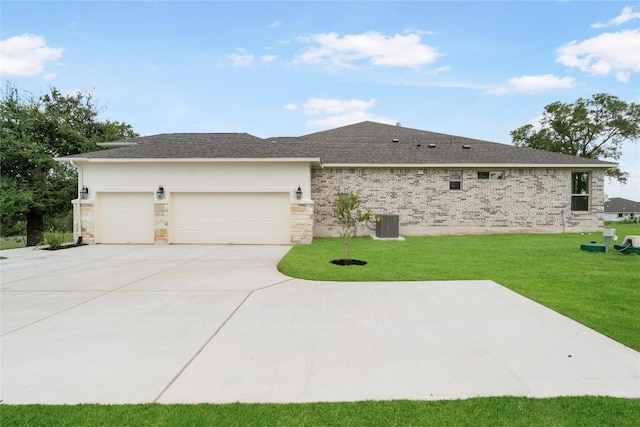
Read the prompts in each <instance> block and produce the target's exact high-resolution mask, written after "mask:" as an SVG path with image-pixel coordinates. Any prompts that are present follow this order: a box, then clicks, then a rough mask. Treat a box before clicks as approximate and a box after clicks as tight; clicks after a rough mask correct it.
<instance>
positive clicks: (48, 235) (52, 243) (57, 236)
mask: <svg viewBox="0 0 640 427" xmlns="http://www.w3.org/2000/svg"><path fill="white" fill-rule="evenodd" d="M62 242H64V233H63V232H62V231H56V230H54V229H51V230H49V231H47V232H45V233H44V244H45V245H48V246H49V248H51V249H57V248H59V247H60V246H61V245H62Z"/></svg>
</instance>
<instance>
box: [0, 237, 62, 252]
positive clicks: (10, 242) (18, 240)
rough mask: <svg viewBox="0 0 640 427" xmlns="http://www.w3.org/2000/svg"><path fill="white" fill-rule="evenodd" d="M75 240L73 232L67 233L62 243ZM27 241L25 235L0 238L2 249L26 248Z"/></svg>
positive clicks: (0, 248) (0, 247)
mask: <svg viewBox="0 0 640 427" xmlns="http://www.w3.org/2000/svg"><path fill="white" fill-rule="evenodd" d="M70 242H73V233H65V234H64V240H63V241H62V242H61V243H70ZM24 247H25V241H24V238H23V237H19V236H12V237H3V238H1V239H0V250H4V249H18V248H24Z"/></svg>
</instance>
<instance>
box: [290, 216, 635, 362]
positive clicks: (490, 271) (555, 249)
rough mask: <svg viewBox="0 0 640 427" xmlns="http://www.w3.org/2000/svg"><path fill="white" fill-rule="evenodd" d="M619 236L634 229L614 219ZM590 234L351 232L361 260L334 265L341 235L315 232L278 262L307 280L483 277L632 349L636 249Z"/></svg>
mask: <svg viewBox="0 0 640 427" xmlns="http://www.w3.org/2000/svg"><path fill="white" fill-rule="evenodd" d="M615 227H616V230H617V234H618V235H619V236H620V239H619V240H620V241H621V240H622V238H623V237H624V236H625V235H640V225H639V224H619V225H616V226H615ZM590 241H597V242H600V243H601V242H602V241H603V237H602V233H600V232H597V233H592V234H584V235H583V234H527V235H521V234H499V235H475V236H437V237H407V238H406V240H405V241H404V242H401V241H374V240H372V239H371V238H369V237H359V238H355V239H353V243H352V248H351V256H352V258H356V259H361V260H365V261H367V265H365V266H346V267H343V266H337V265H334V264H331V263H330V261H331V260H333V259H336V258H340V257H341V254H342V249H341V242H340V240H339V239H336V238H322V239H315V240H314V243H313V244H312V245H308V246H296V247H294V248H293V249H292V250H291V251H290V252H289V253H288V254H287V255H286V256H285V257H284V258H283V259H282V261H281V262H280V264H279V266H278V268H279V269H280V271H282V272H283V273H284V274H287V275H289V276H293V277H298V278H305V279H310V280H340V281H387V280H391V281H402V280H471V279H488V280H493V281H495V282H498V283H500V284H501V285H503V286H506V287H508V288H510V289H512V290H514V291H516V292H518V293H520V294H522V295H524V296H526V297H528V298H531V299H533V300H535V301H537V302H539V303H541V304H544V305H545V306H547V307H550V308H552V309H553V310H555V311H558V312H560V313H562V314H564V315H566V316H568V317H570V318H572V319H574V320H577V321H578V322H580V323H582V324H584V325H586V326H589V327H590V328H593V329H595V330H597V331H599V332H601V333H603V334H605V335H607V336H609V337H611V338H613V339H615V340H617V341H619V342H621V343H623V344H625V345H627V346H629V347H631V348H634V349H636V350H640V285H639V284H640V256H638V255H623V254H621V253H618V252H616V251H615V250H613V249H612V250H611V251H610V253H608V254H604V253H592V252H586V251H582V250H580V244H581V243H586V242H590Z"/></svg>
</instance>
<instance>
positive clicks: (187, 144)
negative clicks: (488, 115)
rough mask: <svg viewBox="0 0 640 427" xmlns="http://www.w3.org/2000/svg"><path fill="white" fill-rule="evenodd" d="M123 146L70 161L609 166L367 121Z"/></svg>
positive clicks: (153, 139)
mask: <svg viewBox="0 0 640 427" xmlns="http://www.w3.org/2000/svg"><path fill="white" fill-rule="evenodd" d="M125 142H130V143H134V144H135V145H126V146H122V147H116V148H110V149H107V150H102V151H95V152H91V153H84V154H79V155H76V156H70V158H89V159H187V158H191V159H193V158H204V159H211V158H231V159H233V158H245V159H246V158H256V159H266V158H320V161H321V162H322V163H323V164H354V165H355V164H358V165H362V164H378V165H384V164H393V165H421V164H424V165H439V164H442V165H447V164H469V165H472V164H486V165H500V164H509V165H517V164H522V165H576V166H580V165H584V166H601V167H602V166H607V165H613V164H612V163H609V162H603V161H600V160H596V159H587V158H582V157H575V156H570V155H566V154H560V153H553V152H548V151H541V150H534V149H530V148H522V147H514V146H511V145H506V144H499V143H495V142H488V141H482V140H478V139H472V138H465V137H460V136H454V135H446V134H442V133H435V132H428V131H423V130H418V129H411V128H406V127H400V126H393V125H385V124H381V123H374V122H369V121H366V122H361V123H356V124H353V125H348V126H343V127H339V128H336V129H331V130H327V131H322V132H316V133H312V134H309V135H304V136H300V137H276V138H267V139H262V138H258V137H256V136H253V135H249V134H247V133H171V134H160V135H153V136H146V137H139V138H134V139H131V140H127V141H125Z"/></svg>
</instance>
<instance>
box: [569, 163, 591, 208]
mask: <svg viewBox="0 0 640 427" xmlns="http://www.w3.org/2000/svg"><path fill="white" fill-rule="evenodd" d="M589 178H590V177H589V172H572V173H571V210H572V211H588V210H589V181H590V180H589Z"/></svg>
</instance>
